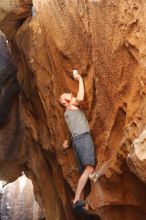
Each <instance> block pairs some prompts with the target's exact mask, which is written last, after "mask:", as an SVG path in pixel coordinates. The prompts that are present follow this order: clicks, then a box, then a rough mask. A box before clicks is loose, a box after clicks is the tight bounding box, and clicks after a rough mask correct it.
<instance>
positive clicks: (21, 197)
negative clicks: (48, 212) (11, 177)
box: [0, 175, 44, 220]
mask: <svg viewBox="0 0 146 220" xmlns="http://www.w3.org/2000/svg"><path fill="white" fill-rule="evenodd" d="M2 185H3V183H2ZM43 216H44V215H43V210H41V209H40V208H39V206H38V204H37V203H36V201H35V199H34V194H33V186H32V183H31V181H30V180H29V179H27V178H26V177H25V176H24V175H23V176H22V177H19V178H18V179H17V180H16V181H15V182H13V183H10V184H8V185H6V186H4V188H3V196H2V198H1V199H0V219H1V220H6V219H8V220H20V219H21V220H26V219H27V220H40V219H43Z"/></svg>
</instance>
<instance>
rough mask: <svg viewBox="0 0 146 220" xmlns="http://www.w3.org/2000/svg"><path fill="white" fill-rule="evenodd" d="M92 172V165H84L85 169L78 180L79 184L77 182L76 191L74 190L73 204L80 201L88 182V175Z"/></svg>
mask: <svg viewBox="0 0 146 220" xmlns="http://www.w3.org/2000/svg"><path fill="white" fill-rule="evenodd" d="M93 171H94V166H92V165H86V166H85V169H84V171H83V173H82V175H81V177H80V179H79V182H78V185H77V190H76V193H75V198H74V200H73V203H74V204H75V203H76V202H77V201H80V200H81V193H82V191H83V189H84V187H85V185H86V183H87V181H88V178H89V175H90V174H91V173H93Z"/></svg>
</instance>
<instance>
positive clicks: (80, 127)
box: [64, 109, 90, 137]
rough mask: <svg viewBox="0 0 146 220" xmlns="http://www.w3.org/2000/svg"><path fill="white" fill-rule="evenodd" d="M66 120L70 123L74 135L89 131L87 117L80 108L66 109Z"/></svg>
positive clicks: (69, 126)
mask: <svg viewBox="0 0 146 220" xmlns="http://www.w3.org/2000/svg"><path fill="white" fill-rule="evenodd" d="M64 118H65V121H66V123H67V125H68V128H69V130H70V133H71V134H72V137H74V136H77V135H80V134H84V133H86V132H89V131H90V130H89V125H88V121H87V118H86V116H85V114H84V113H83V111H82V110H80V109H75V110H71V109H66V111H65V113H64Z"/></svg>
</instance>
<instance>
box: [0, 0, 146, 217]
mask: <svg viewBox="0 0 146 220" xmlns="http://www.w3.org/2000/svg"><path fill="white" fill-rule="evenodd" d="M23 2H24V4H23V6H26V8H27V5H29V2H28V1H23ZM0 7H1V6H0ZM17 10H18V11H17V12H19V13H18V14H19V18H21V13H22V11H21V8H20V9H19V6H18V8H17ZM19 10H20V11H19ZM34 10H35V14H34V16H33V17H29V18H28V19H26V20H25V21H24V22H23V24H22V25H21V26H20V27H19V28H17V32H16V34H14V32H13V31H12V30H14V26H13V21H12V24H11V23H10V24H9V25H10V26H8V27H7V22H6V20H5V19H4V18H1V24H0V27H2V28H3V30H4V31H5V33H6V34H7V38H9V39H11V48H12V53H13V55H14V57H15V61H16V63H17V64H18V79H19V82H20V84H21V86H22V90H23V91H22V93H21V101H20V104H21V117H22V121H23V123H24V124H25V128H26V129H25V140H24V149H27V157H28V159H27V162H26V166H25V169H24V170H25V173H26V175H27V176H28V177H30V178H31V179H32V182H33V185H34V192H35V197H36V199H37V201H38V203H39V204H40V205H41V206H43V207H44V208H45V213H46V217H47V219H48V220H50V219H58V218H57V217H58V216H59V219H61V220H62V219H71V220H74V219H77V216H75V215H74V213H73V212H72V210H71V207H70V205H69V201H70V200H71V199H72V197H73V192H74V191H75V188H76V184H77V180H78V169H77V164H76V161H75V157H74V154H73V151H72V149H71V148H70V149H68V150H67V151H66V152H63V151H62V150H61V143H62V141H63V140H64V139H65V138H68V137H69V134H68V131H67V128H66V125H65V122H64V119H63V110H62V108H61V106H59V103H58V99H59V95H60V93H61V92H63V91H71V92H72V93H73V94H75V92H76V90H77V83H76V82H75V81H74V80H73V78H72V75H71V74H72V69H73V68H76V69H78V70H79V72H80V73H81V74H82V76H83V78H84V82H85V90H86V101H85V103H83V108H84V109H85V112H86V115H87V117H88V120H89V124H90V128H91V133H92V136H93V140H94V143H95V148H96V157H97V159H98V164H97V167H96V169H97V170H98V169H99V168H100V167H101V166H102V165H103V164H104V163H105V162H107V161H108V166H107V170H106V172H105V175H104V176H103V177H101V178H100V179H99V181H98V182H97V183H95V184H94V185H92V186H91V192H90V194H89V196H88V208H89V213H92V214H94V215H96V217H97V216H100V218H101V219H102V220H109V219H110V220H111V219H112V220H122V219H125V220H131V219H132V220H137V219H142V220H144V219H146V212H145V210H146V199H145V198H146V185H145V183H143V182H145V176H144V177H143V175H142V174H143V172H144V167H145V160H144V159H145V157H144V156H143V155H142V157H141V156H139V154H142V153H141V152H140V151H142V149H144V143H140V142H141V140H139V144H138V145H137V146H139V147H141V150H140V149H139V147H137V148H138V149H136V147H135V148H133V145H134V146H135V142H134V140H135V139H137V138H139V136H140V134H141V133H142V132H143V130H144V128H145V123H146V117H145V113H146V107H145V106H146V96H145V90H146V74H145V68H146V46H145V45H146V38H145V36H146V23H145V20H146V2H145V1H144V0H141V1H138V0H128V1H127V0H120V1H119V0H114V1H113V0H110V1H108V0H101V1H97V0H87V1H84V0H82V1H76V0H70V1H69V0H64V1H63V0H54V1H53V0H50V1H45V0H41V1H39V0H35V1H34ZM10 11H11V10H10ZM14 14H15V13H14ZM6 15H7V16H9V15H10V13H9V12H8V13H6ZM23 15H24V14H23V13H22V18H24V17H23ZM28 15H29V12H28V14H27V16H28ZM14 17H15V16H14ZM16 17H17V13H16ZM19 18H18V19H19ZM16 20H17V19H15V22H16ZM9 27H11V28H12V30H11V31H10V33H9V31H8V30H10V29H9ZM15 31H16V28H15ZM137 150H138V151H137ZM128 154H129V159H128V165H129V167H130V169H129V168H128V166H127V158H128ZM130 157H131V159H130ZM129 160H130V161H129ZM133 167H134V168H133ZM130 170H131V171H132V172H134V173H135V174H136V175H137V177H138V178H137V177H136V175H134V174H132V172H131V171H130ZM133 170H134V171H133ZM55 210H56V211H55Z"/></svg>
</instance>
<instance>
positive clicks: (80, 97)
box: [77, 78, 85, 101]
mask: <svg viewBox="0 0 146 220" xmlns="http://www.w3.org/2000/svg"><path fill="white" fill-rule="evenodd" d="M84 93H85V91H84V82H83V79H82V78H81V79H80V80H79V89H78V93H77V100H78V101H83V100H84Z"/></svg>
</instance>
